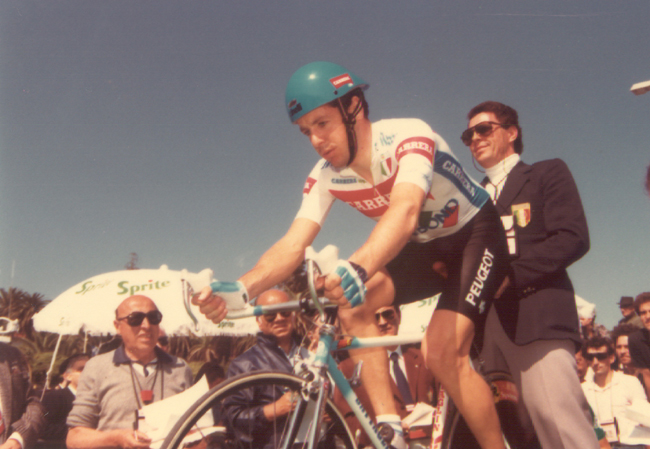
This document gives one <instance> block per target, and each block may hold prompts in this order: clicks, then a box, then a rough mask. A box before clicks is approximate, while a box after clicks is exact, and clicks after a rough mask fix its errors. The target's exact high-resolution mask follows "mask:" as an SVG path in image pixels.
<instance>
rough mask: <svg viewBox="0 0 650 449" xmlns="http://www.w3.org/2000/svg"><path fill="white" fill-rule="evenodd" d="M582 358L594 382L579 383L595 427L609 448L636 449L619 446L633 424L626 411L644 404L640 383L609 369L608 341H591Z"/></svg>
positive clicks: (610, 347) (611, 353) (612, 359)
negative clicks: (628, 407)
mask: <svg viewBox="0 0 650 449" xmlns="http://www.w3.org/2000/svg"><path fill="white" fill-rule="evenodd" d="M582 355H583V357H584V358H585V359H586V360H587V362H588V363H589V364H590V366H591V368H592V369H593V372H594V376H593V380H587V381H585V382H583V383H582V389H583V390H584V393H585V396H586V397H587V401H589V405H590V406H591V408H592V409H593V411H594V414H595V416H596V421H597V424H598V425H599V426H600V427H601V428H602V429H603V430H604V431H605V434H606V437H607V441H609V443H610V444H611V445H612V447H620V448H636V447H641V448H643V447H645V446H628V445H625V444H623V443H622V442H621V436H625V435H628V434H629V432H630V431H631V429H632V427H634V423H633V422H631V421H630V420H628V419H627V418H626V417H625V409H626V407H627V406H628V405H632V404H633V403H646V402H647V400H646V395H645V392H644V391H643V387H642V386H641V382H639V379H637V378H636V377H634V376H630V375H628V374H624V373H623V372H621V371H615V370H613V369H612V364H613V363H614V362H615V361H616V354H615V353H614V346H613V345H612V342H611V340H610V339H609V338H605V337H599V336H596V337H593V338H590V339H589V340H587V341H586V342H585V344H584V346H583V347H582Z"/></svg>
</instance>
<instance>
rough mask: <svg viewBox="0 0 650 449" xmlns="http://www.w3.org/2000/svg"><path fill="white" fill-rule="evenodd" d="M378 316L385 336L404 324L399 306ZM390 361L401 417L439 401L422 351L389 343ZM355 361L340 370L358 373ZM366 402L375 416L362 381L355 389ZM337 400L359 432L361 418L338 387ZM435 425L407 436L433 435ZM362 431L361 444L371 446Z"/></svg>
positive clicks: (393, 333) (394, 396)
mask: <svg viewBox="0 0 650 449" xmlns="http://www.w3.org/2000/svg"><path fill="white" fill-rule="evenodd" d="M375 319H376V321H377V325H378V326H379V333H380V335H381V336H382V337H384V336H395V335H397V333H398V332H399V326H400V323H401V319H402V316H401V313H400V309H399V307H398V306H388V307H381V308H379V309H377V311H376V312H375ZM386 349H387V351H388V360H389V364H390V371H389V372H390V376H391V379H390V388H391V392H392V394H393V398H394V400H395V407H396V408H397V411H398V413H399V415H400V418H401V419H404V418H405V417H406V416H407V415H408V414H409V413H410V412H411V411H412V410H413V408H414V407H415V404H417V403H418V402H424V403H426V404H429V405H433V404H435V392H436V387H435V383H434V379H433V375H432V374H431V371H429V370H428V369H427V367H426V365H425V363H424V357H423V356H422V352H421V351H420V350H419V349H417V348H416V347H414V346H397V345H396V346H389V347H386ZM354 368H355V364H354V361H353V360H352V359H346V360H344V361H343V362H342V363H341V364H340V365H339V369H340V370H341V372H343V374H344V375H345V376H346V377H347V378H349V377H350V376H351V375H352V373H353V372H354ZM354 391H355V393H356V394H357V396H358V397H359V400H360V401H361V403H362V404H363V406H364V408H365V409H366V411H368V413H369V414H370V416H371V417H372V418H373V419H374V417H375V411H374V409H373V408H372V404H371V402H370V398H369V395H368V392H367V391H366V388H365V386H364V385H363V384H362V385H360V386H358V387H356V388H355V389H354ZM334 402H335V403H336V405H337V406H338V407H339V409H340V410H341V412H342V413H343V415H344V416H347V417H348V418H347V423H348V426H349V427H350V430H352V432H353V433H355V434H356V432H357V431H358V430H361V425H360V424H359V421H358V420H357V419H356V417H354V416H353V415H352V413H348V412H351V409H350V406H349V405H348V403H347V401H346V400H345V398H344V397H343V396H342V395H341V392H340V391H339V390H338V389H337V390H336V392H335V393H334ZM431 430H432V429H431V427H430V426H429V427H428V428H418V429H409V431H408V432H406V434H405V439H406V440H407V441H409V440H415V439H420V438H423V437H425V436H428V437H431ZM361 432H362V436H361V439H360V440H359V446H360V447H362V446H367V445H370V439H369V438H368V437H367V435H366V434H365V432H363V431H362V430H361Z"/></svg>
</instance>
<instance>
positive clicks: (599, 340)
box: [582, 335, 614, 356]
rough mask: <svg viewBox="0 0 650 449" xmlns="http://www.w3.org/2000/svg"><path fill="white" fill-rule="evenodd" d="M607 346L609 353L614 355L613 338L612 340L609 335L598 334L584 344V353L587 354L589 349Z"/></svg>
mask: <svg viewBox="0 0 650 449" xmlns="http://www.w3.org/2000/svg"><path fill="white" fill-rule="evenodd" d="M603 346H605V347H606V348H607V354H608V355H612V354H614V345H613V344H612V340H610V339H609V338H607V337H601V336H600V335H596V336H595V337H591V338H590V339H588V340H587V341H585V343H584V344H583V345H582V355H583V356H585V355H587V349H589V348H591V349H598V348H602V347H603Z"/></svg>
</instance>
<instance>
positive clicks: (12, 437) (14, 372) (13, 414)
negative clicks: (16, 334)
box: [0, 343, 44, 449]
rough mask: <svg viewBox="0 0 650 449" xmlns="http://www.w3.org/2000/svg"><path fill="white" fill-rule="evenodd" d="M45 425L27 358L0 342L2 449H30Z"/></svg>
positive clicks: (0, 440)
mask: <svg viewBox="0 0 650 449" xmlns="http://www.w3.org/2000/svg"><path fill="white" fill-rule="evenodd" d="M43 425H44V419H43V407H42V406H41V403H40V402H39V400H38V398H37V397H36V396H34V392H33V389H32V385H31V381H30V374H29V366H28V365H27V361H26V360H25V357H24V356H23V354H22V353H21V352H20V351H19V350H18V349H16V348H14V347H13V346H9V345H8V344H5V343H0V448H1V449H29V448H30V447H31V446H32V445H33V444H34V443H35V442H36V439H37V438H38V436H39V434H40V432H41V431H42V429H43Z"/></svg>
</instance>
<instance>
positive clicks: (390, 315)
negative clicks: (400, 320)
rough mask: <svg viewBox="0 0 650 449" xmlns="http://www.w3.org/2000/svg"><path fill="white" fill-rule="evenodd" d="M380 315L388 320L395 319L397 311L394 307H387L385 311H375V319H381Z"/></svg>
mask: <svg viewBox="0 0 650 449" xmlns="http://www.w3.org/2000/svg"><path fill="white" fill-rule="evenodd" d="M380 317H381V318H383V319H384V320H386V321H393V320H394V319H395V311H394V310H393V309H386V310H384V311H383V312H377V313H375V319H376V320H377V321H379V318H380Z"/></svg>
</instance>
